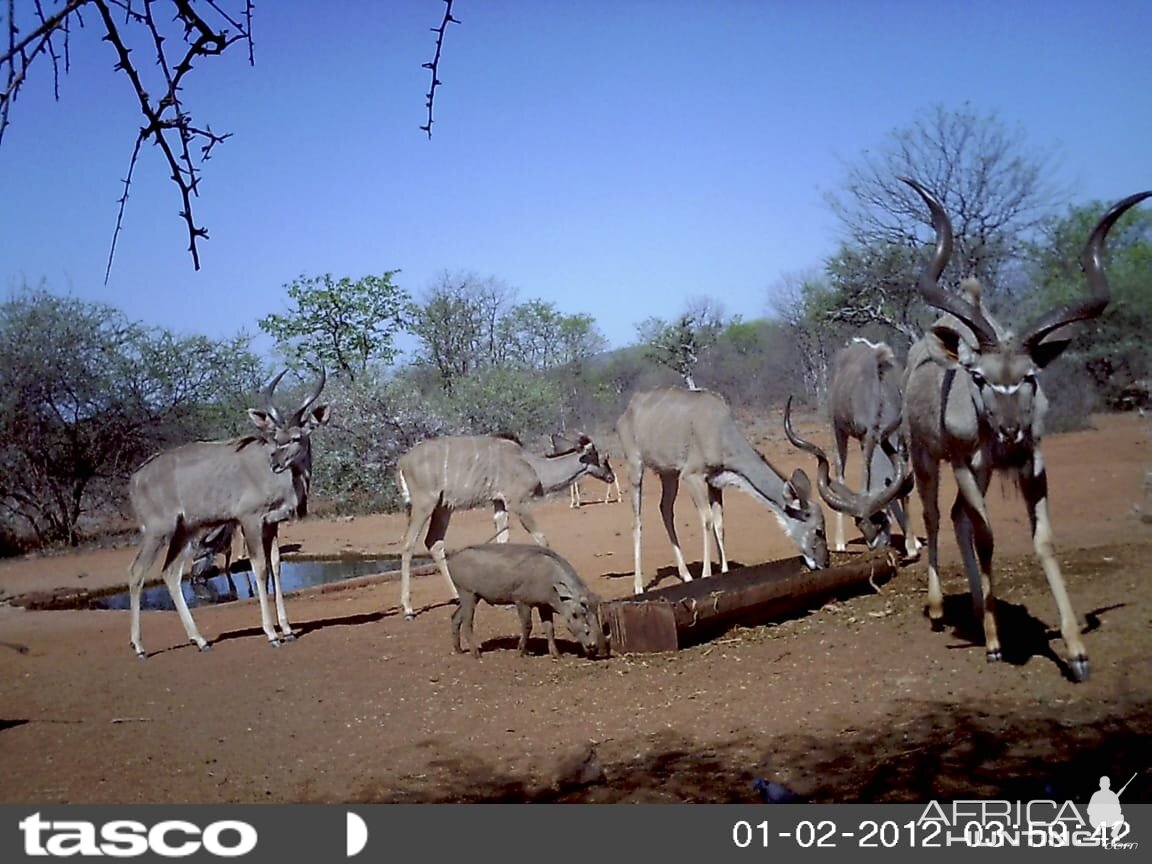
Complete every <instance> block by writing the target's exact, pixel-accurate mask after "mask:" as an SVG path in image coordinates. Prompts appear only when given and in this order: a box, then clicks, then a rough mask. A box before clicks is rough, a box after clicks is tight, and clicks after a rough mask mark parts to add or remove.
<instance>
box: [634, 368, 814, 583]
mask: <svg viewBox="0 0 1152 864" xmlns="http://www.w3.org/2000/svg"><path fill="white" fill-rule="evenodd" d="M616 432H617V434H619V436H620V443H621V445H622V447H623V450H624V459H625V462H626V463H627V471H628V482H629V487H630V488H629V490H628V491H629V494H630V495H631V498H632V544H633V554H634V562H635V563H634V569H633V589H634V591H635V593H637V594H641V593H643V591H644V575H643V568H642V565H641V555H640V536H641V522H640V502H641V492H642V489H643V487H642V484H643V479H644V469H645V468H646V467H647V468H651V469H652V470H653V471H654V472H655V473H656V475H657V476H658V477H659V478H660V483H661V494H660V515H661V517H662V518H663V520H664V529H665V531H667V532H668V539H669V540H670V541H671V542H672V552H673V555H674V556H675V558H676V569H677V570H678V571H679V573H680V578H681V579H682V580H683V581H685V582H690V581H691V580H692V576H691V574H690V573H689V572H688V566H687V564H685V562H684V555H683V553H682V552H681V551H680V541H679V540H678V539H677V537H676V525H675V521H674V516H673V508H674V504H675V502H676V495H677V493H678V492H679V489H680V482H681V481H683V482H684V485H686V486H687V487H688V492H689V494H691V496H692V501H693V503H695V505H696V510H697V512H698V513H699V514H700V522H701V525H702V528H703V535H704V553H703V562H702V570H701V576H703V577H708V576H711V575H712V554H711V550H710V548H709V547H710V541H711V539H712V538H715V540H716V546H717V550H718V552H719V554H720V572H721V573H726V572H728V556H727V553H726V552H725V550H724V499H723V491H722V490H723V489H724V488H725V487H728V486H734V487H736V488H738V489H741V490H743V491H744V492H747V493H748V494H749V495H751V496H752V497H753V498H755V499H757V500H758V501H760V502H761V503H763V504H765V505H767V507H768V508H769V510H771V512H772V513H773V514H774V515H775V517H776V519H777V521H778V522H779V523H780V527H781V528H783V529H784V531H785V533H786V534H787V535H788V536H789V538H790V539H791V540H792V542H793V543H795V544H796V546H797V547H798V548H799V550H800V553H801V554H802V555H803V556H804V560H805V561H806V562H807V564H808V566H809V567H811V568H812V569H814V570H816V569H821V568H824V567H827V566H828V563H829V555H828V543H827V541H826V539H825V537H824V512H823V510H821V509H820V504H819V502H818V501H816V500H814V498H813V496H812V487H811V483H810V482H809V480H808V475H807V474H805V473H804V471H803V470H801V469H799V468H798V469H796V470H795V471H793V472H792V476H791V478H785V477H784V476H783V475H782V474H780V472H779V471H777V470H776V468H774V467H773V466H772V465H771V464H770V463H769V462H768V460H767V459H765V458H764V457H763V456H761V455H760V454H759V453H758V452H757V451H756V449H755V448H754V447H753V446H752V445H751V444H750V443H749V442H748V439H747V438H745V437H744V435H743V434H742V433H741V432H740V430H739V429H738V428H737V427H736V422H735V421H734V420H733V419H732V412H731V411H730V410H729V408H728V404H727V403H726V402H725V401H724V399H723V398H722V397H721V396H720V395H719V394H717V393H713V392H711V391H708V390H685V389H683V388H680V387H668V388H663V389H657V390H646V391H641V392H639V393H636V394H635V395H634V396H633V397H632V399H631V400H630V401H629V403H628V407H627V408H626V409H625V410H624V413H623V414H622V415H621V416H620V419H619V420H617V421H616Z"/></svg>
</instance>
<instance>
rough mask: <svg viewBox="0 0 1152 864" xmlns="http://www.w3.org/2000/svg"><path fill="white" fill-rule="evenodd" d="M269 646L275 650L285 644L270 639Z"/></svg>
mask: <svg viewBox="0 0 1152 864" xmlns="http://www.w3.org/2000/svg"><path fill="white" fill-rule="evenodd" d="M268 644H269V645H271V646H272V647H273V648H279V647H280V646H281V645H282V644H283V643H282V642H281V641H280V640H279V639H269V640H268Z"/></svg>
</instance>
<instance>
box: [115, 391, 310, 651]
mask: <svg viewBox="0 0 1152 864" xmlns="http://www.w3.org/2000/svg"><path fill="white" fill-rule="evenodd" d="M283 377H284V373H283V372H281V373H280V374H279V375H277V376H276V377H275V378H274V379H273V380H272V381H271V382H270V383H269V384H268V386H267V387H266V388H264V392H263V400H264V409H263V410H258V409H249V411H248V416H249V417H250V418H251V419H252V422H253V423H254V424H255V426H256V434H254V435H246V436H243V437H240V438H232V439H230V440H227V441H197V442H194V443H191V444H185V445H183V446H180V447H175V448H173V449H171V450H166V451H164V452H163V453H160V454H157V455H156V456H153V457H152V458H151V459H149V460H148V461H147V462H145V463H144V464H143V465H141V466H140V468H138V469H137V470H136V472H135V473H134V474H133V475H132V479H131V481H130V483H129V498H130V500H131V502H132V509H133V510H134V511H135V514H136V519H137V521H138V522H139V524H140V531H141V533H142V535H143V539H142V541H141V544H140V549H139V551H138V552H137V553H136V558H135V559H134V560H133V561H132V567H131V570H130V572H129V578H128V588H129V597H130V606H131V613H132V650H133V651H135V652H136V655H137V656H138V657H144V656H146V655H145V653H144V647H143V645H142V644H141V642H140V592H141V588H142V587H143V584H144V577H145V576H146V575H147V573H148V571H149V570H150V569H151V568H152V565H153V564H154V563H155V561H156V557H157V555H159V553H160V550H161V549H165V550H166V551H165V554H164V563H163V571H164V583H165V584H166V585H167V586H168V593H169V594H170V595H171V597H172V603H173V604H174V605H175V606H176V611H177V613H179V615H180V621H181V622H182V623H183V624H184V630H185V632H186V633H187V634H188V638H189V640H191V641H192V642H195V643H196V645H197V647H199V648H200V650H201V651H203V650H206V649H207V648H208V647H209V646H208V642H207V640H205V639H204V637H203V636H201V635H200V632H199V630H197V629H196V622H195V621H193V620H192V613H191V612H189V611H188V604H187V602H186V601H185V600H184V592H183V591H182V590H181V586H180V582H181V578H182V576H183V572H184V565H185V563H186V561H187V560H188V558H189V556H190V555H191V554H192V553H193V551H194V550H195V549H196V548H197V547H198V544H199V543H200V541H201V540H202V539H203V538H204V537H205V536H206V535H207V534H208V533H209V532H212V531H213V530H214V529H215V528H217V527H218V526H220V525H225V524H236V525H238V526H239V527H240V529H241V531H242V532H243V534H244V542H245V545H246V546H247V549H248V557H249V559H250V560H251V562H252V570H253V575H254V577H255V582H256V593H257V595H258V596H259V598H260V620H261V625H262V627H263V629H264V633H265V635H267V637H268V641H269V642H270V643H271V644H272V645H279V644H280V642H281V640H290V639H293V638H295V637H294V634H293V633H292V627H291V625H290V624H289V623H288V614H287V612H286V611H285V609H284V598H283V594H282V592H281V590H280V566H279V565H280V547H279V545H278V543H277V538H276V535H277V532H278V530H279V526H280V523H281V522H284V521H287V520H289V519H295V518H297V517H300V516H303V515H305V513H306V512H307V504H308V486H309V482H310V480H311V476H312V442H311V437H310V436H311V433H312V430H313V429H315V428H316V427H317V426H320V425H322V424H324V423H327V422H328V417H329V410H328V406H327V405H315V404H314V403H315V402H316V399H317V398H318V397H319V396H320V391H321V390H322V389H323V387H324V378H325V376H324V370H323V369H321V370H320V379H319V382H318V383H317V384H316V387H315V389H314V390H313V391H312V393H311V394H310V395H309V396H308V397H307V398H306V399H305V400H304V401H303V402H302V403H301V405H300V407H299V408H297V409H296V410H295V411H294V412H293V413H292V414H291V415H290V416H289V417H288V418H287V419H285V418H283V417H282V416H281V415H280V412H279V411H278V410H277V409H276V406H275V405H274V404H273V403H272V394H273V392H274V390H275V389H276V385H277V384H279V383H280V379H281V378H283ZM270 566H271V572H272V581H273V585H274V593H275V595H276V617H277V619H278V623H279V625H280V632H279V633H277V631H276V629H275V627H274V626H273V622H272V614H271V611H270V610H269V607H268V592H267V589H266V588H265V576H266V574H267V573H268V570H269V567H270Z"/></svg>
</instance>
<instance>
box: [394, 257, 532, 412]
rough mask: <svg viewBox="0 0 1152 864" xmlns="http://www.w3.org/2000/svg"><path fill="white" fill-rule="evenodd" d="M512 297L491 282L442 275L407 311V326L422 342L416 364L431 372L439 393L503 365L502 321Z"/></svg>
mask: <svg viewBox="0 0 1152 864" xmlns="http://www.w3.org/2000/svg"><path fill="white" fill-rule="evenodd" d="M515 296H516V292H515V291H514V290H512V289H511V288H509V287H507V286H506V285H504V284H503V283H502V282H500V281H498V280H496V279H493V278H490V277H489V278H487V279H481V278H479V277H477V276H475V275H473V274H470V273H469V274H463V275H461V274H449V273H444V274H443V275H442V276H441V277H440V281H439V282H438V283H437V284H436V285H434V286H433V287H432V288H431V289H429V290H428V292H427V293H426V294H425V295H424V298H423V300H422V302H420V303H419V304H413V305H412V306H411V307H410V311H409V318H410V325H409V326H410V328H411V330H412V332H413V333H414V334H415V335H416V336H417V338H419V340H420V348H419V349H418V350H417V354H416V357H415V363H416V364H417V365H419V366H424V367H428V368H431V369H434V370H435V372H436V375H437V376H438V379H439V383H440V387H441V389H443V390H451V389H452V387H453V384H454V383H455V381H456V380H457V379H458V378H461V377H463V376H465V375H468V374H469V373H470V372H473V371H475V370H477V369H482V368H485V367H487V366H492V365H499V364H501V363H502V362H503V361H504V359H505V357H507V356H508V355H509V353H510V351H511V346H509V345H508V343H507V338H506V334H504V333H503V332H502V329H501V325H500V322H501V320H502V319H503V318H504V316H505V315H506V314H507V312H508V310H509V309H510V308H511V307H512V306H513V305H514V299H515Z"/></svg>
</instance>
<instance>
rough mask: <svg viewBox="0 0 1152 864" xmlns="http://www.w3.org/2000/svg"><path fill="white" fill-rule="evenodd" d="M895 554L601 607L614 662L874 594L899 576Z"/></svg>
mask: <svg viewBox="0 0 1152 864" xmlns="http://www.w3.org/2000/svg"><path fill="white" fill-rule="evenodd" d="M897 560H898V557H897V555H896V553H895V552H893V551H892V550H889V549H882V550H876V551H874V552H865V553H863V554H860V555H853V556H852V557H851V558H850V559H849V560H848V561H846V562H845V563H842V564H839V565H837V566H835V567H830V568H828V569H826V570H809V569H808V567H807V566H806V565H805V564H804V559H803V558H801V557H799V556H797V557H795V558H786V559H784V560H781V561H770V562H768V563H767V564H758V565H755V566H752V567H742V568H740V569H738V570H731V571H729V572H728V573H723V574H721V573H716V574H714V575H712V576H710V577H708V578H707V579H694V580H693V581H691V582H681V583H679V584H676V585H672V586H669V587H667V588H657V589H654V590H651V591H645V592H644V593H643V594H636V595H634V596H632V597H628V598H624V599H620V600H606V601H604V602H603V603H601V604H600V616H601V620H602V621H603V622H604V624H605V625H606V626H607V628H608V632H609V634H610V638H611V646H612V653H613V654H646V653H655V652H660V651H677V650H679V649H680V648H685V647H687V646H689V645H694V644H699V643H701V642H705V641H707V640H709V639H713V638H715V637H716V636H719V635H720V634H721V633H723V632H724V631H726V630H728V629H730V628H732V627H735V626H737V625H743V626H748V627H751V626H756V625H758V624H766V623H769V622H772V621H781V620H784V619H786V618H789V617H793V616H796V615H798V614H800V613H803V612H805V611H807V610H809V609H813V608H816V607H818V606H820V605H821V604H822V603H824V602H826V601H828V600H829V599H832V598H843V597H848V596H852V595H855V594H860V593H862V592H865V591H871V590H873V586H876V585H879V584H881V583H882V582H884V581H887V580H888V579H890V578H891V577H892V576H893V575H894V574H895V572H896V564H897Z"/></svg>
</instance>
